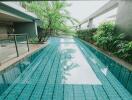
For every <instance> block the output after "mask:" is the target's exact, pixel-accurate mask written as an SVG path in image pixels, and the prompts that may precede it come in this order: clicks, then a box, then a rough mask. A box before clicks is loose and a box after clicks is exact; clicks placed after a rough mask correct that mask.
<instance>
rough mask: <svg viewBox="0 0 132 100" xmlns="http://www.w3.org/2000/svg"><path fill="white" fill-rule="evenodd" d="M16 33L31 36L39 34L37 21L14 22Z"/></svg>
mask: <svg viewBox="0 0 132 100" xmlns="http://www.w3.org/2000/svg"><path fill="white" fill-rule="evenodd" d="M14 28H15V33H16V34H28V35H29V37H30V38H32V37H36V36H37V27H36V24H35V22H20V23H14Z"/></svg>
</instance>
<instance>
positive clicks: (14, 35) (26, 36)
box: [7, 34, 30, 57]
mask: <svg viewBox="0 0 132 100" xmlns="http://www.w3.org/2000/svg"><path fill="white" fill-rule="evenodd" d="M7 35H8V36H13V38H14V43H15V48H16V53H17V57H19V52H18V46H17V40H16V36H25V38H26V42H27V48H28V52H29V50H30V49H29V43H28V35H27V34H7Z"/></svg>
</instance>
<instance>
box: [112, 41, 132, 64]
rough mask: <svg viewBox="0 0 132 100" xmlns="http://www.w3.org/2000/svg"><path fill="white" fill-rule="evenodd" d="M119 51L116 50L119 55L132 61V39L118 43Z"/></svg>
mask: <svg viewBox="0 0 132 100" xmlns="http://www.w3.org/2000/svg"><path fill="white" fill-rule="evenodd" d="M117 48H118V49H117V51H116V52H114V54H116V55H117V56H118V57H120V58H122V59H124V60H126V61H128V62H129V63H132V41H123V40H121V41H120V42H118V44H117Z"/></svg>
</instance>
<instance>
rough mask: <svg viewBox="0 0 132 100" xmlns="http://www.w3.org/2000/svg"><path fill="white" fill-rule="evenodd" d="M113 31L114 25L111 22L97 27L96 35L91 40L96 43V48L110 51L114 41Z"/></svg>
mask: <svg viewBox="0 0 132 100" xmlns="http://www.w3.org/2000/svg"><path fill="white" fill-rule="evenodd" d="M114 31H115V24H114V23H113V22H105V23H103V24H101V25H100V26H99V27H98V29H97V32H96V34H95V35H94V36H93V40H94V41H96V44H97V45H98V46H101V47H102V48H103V49H107V50H109V51H111V49H112V47H113V42H114V41H115V39H116V36H115V34H114Z"/></svg>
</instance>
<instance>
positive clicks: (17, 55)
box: [14, 35, 19, 57]
mask: <svg viewBox="0 0 132 100" xmlns="http://www.w3.org/2000/svg"><path fill="white" fill-rule="evenodd" d="M14 42H15V47H16V53H17V57H19V53H18V47H17V41H16V35H14Z"/></svg>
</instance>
